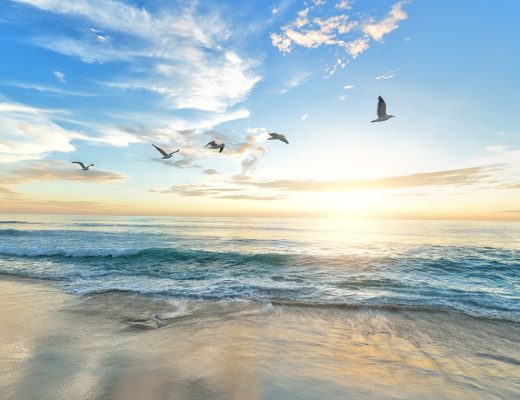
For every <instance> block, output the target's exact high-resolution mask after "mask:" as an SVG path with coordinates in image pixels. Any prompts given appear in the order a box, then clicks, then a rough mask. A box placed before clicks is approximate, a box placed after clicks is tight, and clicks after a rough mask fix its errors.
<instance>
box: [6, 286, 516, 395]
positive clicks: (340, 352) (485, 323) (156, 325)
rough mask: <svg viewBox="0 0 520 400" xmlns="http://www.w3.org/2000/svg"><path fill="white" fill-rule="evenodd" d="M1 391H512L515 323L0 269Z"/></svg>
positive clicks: (514, 375)
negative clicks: (152, 292)
mask: <svg viewBox="0 0 520 400" xmlns="http://www.w3.org/2000/svg"><path fill="white" fill-rule="evenodd" d="M0 309H1V312H0V393H1V395H0V397H1V398H2V399H23V400H26V399H39V400H45V399H53V400H54V399H125V400H132V399H151V400H154V399H248V400H249V399H273V400H274V399H320V400H323V399H325V400H326V399H515V398H519V397H520V345H519V338H520V325H519V324H514V323H508V322H503V321H496V320H483V319H475V318H472V317H468V316H465V315H462V314H457V313H442V312H418V311H399V312H398V311H391V310H363V309H359V310H349V309H341V308H330V307H329V308H327V307H302V306H291V305H275V306H268V305H265V304H260V303H255V302H240V301H235V302H227V303H225V302H211V301H200V302H197V301H193V302H182V301H181V302H173V301H166V300H154V299H151V298H146V297H144V296H137V295H131V294H126V293H117V292H113V293H106V294H101V295H94V296H83V297H82V296H73V295H69V294H66V293H64V292H62V291H60V290H59V289H57V288H55V287H54V286H52V285H50V284H47V283H46V282H44V281H34V280H29V279H18V278H11V277H7V276H2V277H0Z"/></svg>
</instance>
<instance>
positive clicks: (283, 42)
mask: <svg viewBox="0 0 520 400" xmlns="http://www.w3.org/2000/svg"><path fill="white" fill-rule="evenodd" d="M406 3H407V2H406V1H400V2H398V3H396V4H394V5H393V6H392V8H391V9H390V12H389V13H388V14H387V15H386V16H384V17H383V18H382V19H381V20H379V21H377V20H376V19H375V18H373V17H366V16H362V17H361V18H360V19H359V20H352V19H351V17H350V15H348V14H340V15H335V16H331V17H329V18H325V19H323V18H312V17H311V15H310V12H311V10H312V9H313V8H314V7H306V8H304V9H302V10H300V11H299V12H298V15H297V18H296V19H295V20H294V21H293V22H290V23H288V24H286V25H284V26H282V27H281V32H280V33H272V34H271V43H272V44H273V46H275V47H276V48H278V50H279V51H280V52H282V53H289V52H291V50H292V49H293V47H294V46H302V47H306V48H317V47H320V46H323V45H333V46H339V47H342V48H344V49H345V50H346V51H347V53H348V54H349V55H350V56H351V57H352V58H356V57H358V56H359V55H360V54H362V53H363V52H365V51H366V50H367V49H368V48H369V46H370V41H371V40H375V41H377V42H381V41H382V40H383V38H384V36H385V35H387V34H388V33H390V32H392V31H393V30H395V29H397V28H398V27H399V22H400V21H402V20H405V19H407V18H408V16H407V14H406V13H405V12H404V11H403V8H402V7H403V5H404V4H406ZM314 4H315V5H318V3H316V2H314ZM319 4H322V2H321V1H320V2H319ZM350 7H351V5H350V2H349V1H340V2H339V3H337V4H336V5H335V8H336V9H340V10H347V9H350ZM354 33H355V34H357V35H358V37H353V36H355V35H354Z"/></svg>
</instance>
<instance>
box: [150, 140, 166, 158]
mask: <svg viewBox="0 0 520 400" xmlns="http://www.w3.org/2000/svg"><path fill="white" fill-rule="evenodd" d="M152 146H153V147H155V148H156V149H157V151H158V152H159V153H161V154H162V155H163V156H165V157H166V156H168V153H166V152H165V151H164V150H163V149H161V148H160V147H157V146H156V145H155V144H153V143H152Z"/></svg>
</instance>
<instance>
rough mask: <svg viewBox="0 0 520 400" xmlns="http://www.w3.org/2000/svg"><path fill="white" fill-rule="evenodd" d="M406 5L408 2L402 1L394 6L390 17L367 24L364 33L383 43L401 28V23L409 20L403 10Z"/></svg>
mask: <svg viewBox="0 0 520 400" xmlns="http://www.w3.org/2000/svg"><path fill="white" fill-rule="evenodd" d="M406 3H407V2H406V1H400V2H398V3H396V4H394V5H393V6H392V8H391V10H390V12H389V13H388V15H386V16H385V17H384V18H383V19H382V20H380V21H377V22H376V21H372V22H369V23H366V24H365V25H364V27H363V32H364V33H365V34H366V35H368V36H370V37H371V38H372V39H374V40H376V41H378V42H381V41H382V40H383V38H384V37H385V36H386V35H387V34H389V33H390V32H392V31H393V30H395V29H397V28H399V22H400V21H403V20H405V19H407V18H408V15H407V14H406V13H405V12H404V10H403V5H404V4H406Z"/></svg>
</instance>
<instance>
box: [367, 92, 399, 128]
mask: <svg viewBox="0 0 520 400" xmlns="http://www.w3.org/2000/svg"><path fill="white" fill-rule="evenodd" d="M378 100H379V101H378V102H377V119H375V120H373V121H370V122H383V121H386V120H387V119H390V118H393V117H395V115H387V114H386V103H385V101H384V100H383V98H382V97H381V96H379V97H378Z"/></svg>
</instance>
